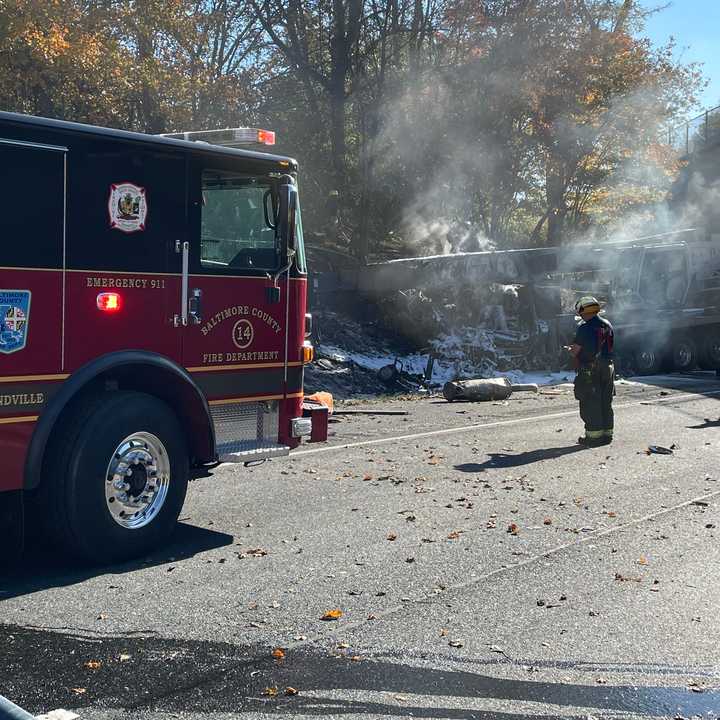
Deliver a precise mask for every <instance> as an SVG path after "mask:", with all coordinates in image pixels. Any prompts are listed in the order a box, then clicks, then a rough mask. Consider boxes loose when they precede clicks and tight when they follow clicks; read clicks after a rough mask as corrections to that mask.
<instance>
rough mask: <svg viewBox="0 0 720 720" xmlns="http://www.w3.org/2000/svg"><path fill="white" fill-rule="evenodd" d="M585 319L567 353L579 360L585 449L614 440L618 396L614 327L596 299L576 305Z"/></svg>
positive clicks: (581, 440)
mask: <svg viewBox="0 0 720 720" xmlns="http://www.w3.org/2000/svg"><path fill="white" fill-rule="evenodd" d="M575 312H576V313H577V314H578V315H579V316H580V317H581V318H582V322H581V323H580V324H579V325H578V328H577V332H576V333H575V340H574V342H573V344H572V345H569V346H568V347H567V348H566V349H567V350H568V351H569V352H570V354H571V355H572V356H573V357H574V358H575V369H576V376H575V398H576V399H577V400H578V401H579V403H580V417H581V418H582V420H583V422H584V423H585V435H584V436H583V437H580V438H578V443H580V444H581V445H585V446H597V445H607V444H609V443H611V442H612V439H613V425H614V422H613V409H612V401H613V395H614V394H615V366H614V363H613V350H614V340H615V335H614V332H613V327H612V325H611V324H610V323H609V322H608V321H607V320H605V319H604V318H601V317H600V316H599V314H598V313H599V312H600V303H599V302H598V301H597V300H596V299H595V298H594V297H583V298H580V300H578V301H577V303H576V304H575Z"/></svg>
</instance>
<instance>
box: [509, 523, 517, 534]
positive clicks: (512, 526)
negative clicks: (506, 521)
mask: <svg viewBox="0 0 720 720" xmlns="http://www.w3.org/2000/svg"><path fill="white" fill-rule="evenodd" d="M507 531H508V532H509V533H510V534H511V535H517V534H518V533H519V532H520V528H519V527H518V526H517V525H516V524H515V523H510V525H508V529H507Z"/></svg>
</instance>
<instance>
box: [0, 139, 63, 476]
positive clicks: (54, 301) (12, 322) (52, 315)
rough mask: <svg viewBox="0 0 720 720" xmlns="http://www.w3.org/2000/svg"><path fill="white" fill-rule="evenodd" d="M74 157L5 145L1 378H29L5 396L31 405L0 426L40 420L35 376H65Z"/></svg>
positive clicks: (0, 223)
mask: <svg viewBox="0 0 720 720" xmlns="http://www.w3.org/2000/svg"><path fill="white" fill-rule="evenodd" d="M66 154H67V150H66V149H65V148H63V147H56V146H50V145H41V144H36V143H30V142H22V141H17V140H12V139H4V138H2V137H0V168H2V172H0V196H1V197H2V202H3V212H2V217H1V218H0V243H1V244H0V255H1V256H2V257H0V268H1V269H0V376H3V378H6V377H7V376H23V379H24V380H25V382H23V383H22V384H21V385H15V384H10V385H4V386H3V389H4V391H7V392H8V393H9V391H10V390H13V392H15V391H17V394H18V395H17V396H18V397H19V398H21V399H29V400H28V403H23V404H22V406H12V405H9V406H3V407H2V408H0V418H2V417H4V416H6V415H8V414H9V415H12V414H14V415H18V414H20V415H22V414H24V413H27V412H32V411H33V410H35V412H37V410H38V407H39V404H40V403H39V401H34V402H36V405H34V406H33V403H32V402H31V401H32V400H33V399H34V398H40V397H42V393H44V391H45V390H46V389H47V388H46V387H44V385H43V384H42V383H40V382H39V381H38V382H29V381H30V380H31V378H32V376H44V375H52V374H55V373H60V372H62V366H63V340H64V327H63V325H64V314H63V293H64V288H65V284H64V240H65V163H66ZM21 390H22V392H21ZM25 405H27V407H25ZM0 484H1V483H0Z"/></svg>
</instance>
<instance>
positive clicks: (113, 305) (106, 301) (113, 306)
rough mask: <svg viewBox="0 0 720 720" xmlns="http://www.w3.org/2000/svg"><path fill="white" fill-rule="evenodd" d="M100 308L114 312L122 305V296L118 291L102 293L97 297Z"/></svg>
mask: <svg viewBox="0 0 720 720" xmlns="http://www.w3.org/2000/svg"><path fill="white" fill-rule="evenodd" d="M96 303H97V308H98V310H102V311H103V312H108V313H114V312H117V311H118V310H120V308H121V307H122V298H121V297H120V295H119V294H118V293H114V292H110V293H100V294H99V295H98V296H97V299H96Z"/></svg>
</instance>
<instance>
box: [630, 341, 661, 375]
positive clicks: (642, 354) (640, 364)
mask: <svg viewBox="0 0 720 720" xmlns="http://www.w3.org/2000/svg"><path fill="white" fill-rule="evenodd" d="M633 364H634V365H635V368H636V370H637V374H638V375H657V373H659V372H660V371H661V369H662V364H663V356H662V353H661V352H660V349H659V348H657V347H653V346H652V345H648V346H646V347H642V348H638V349H637V350H635V352H634V353H633Z"/></svg>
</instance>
